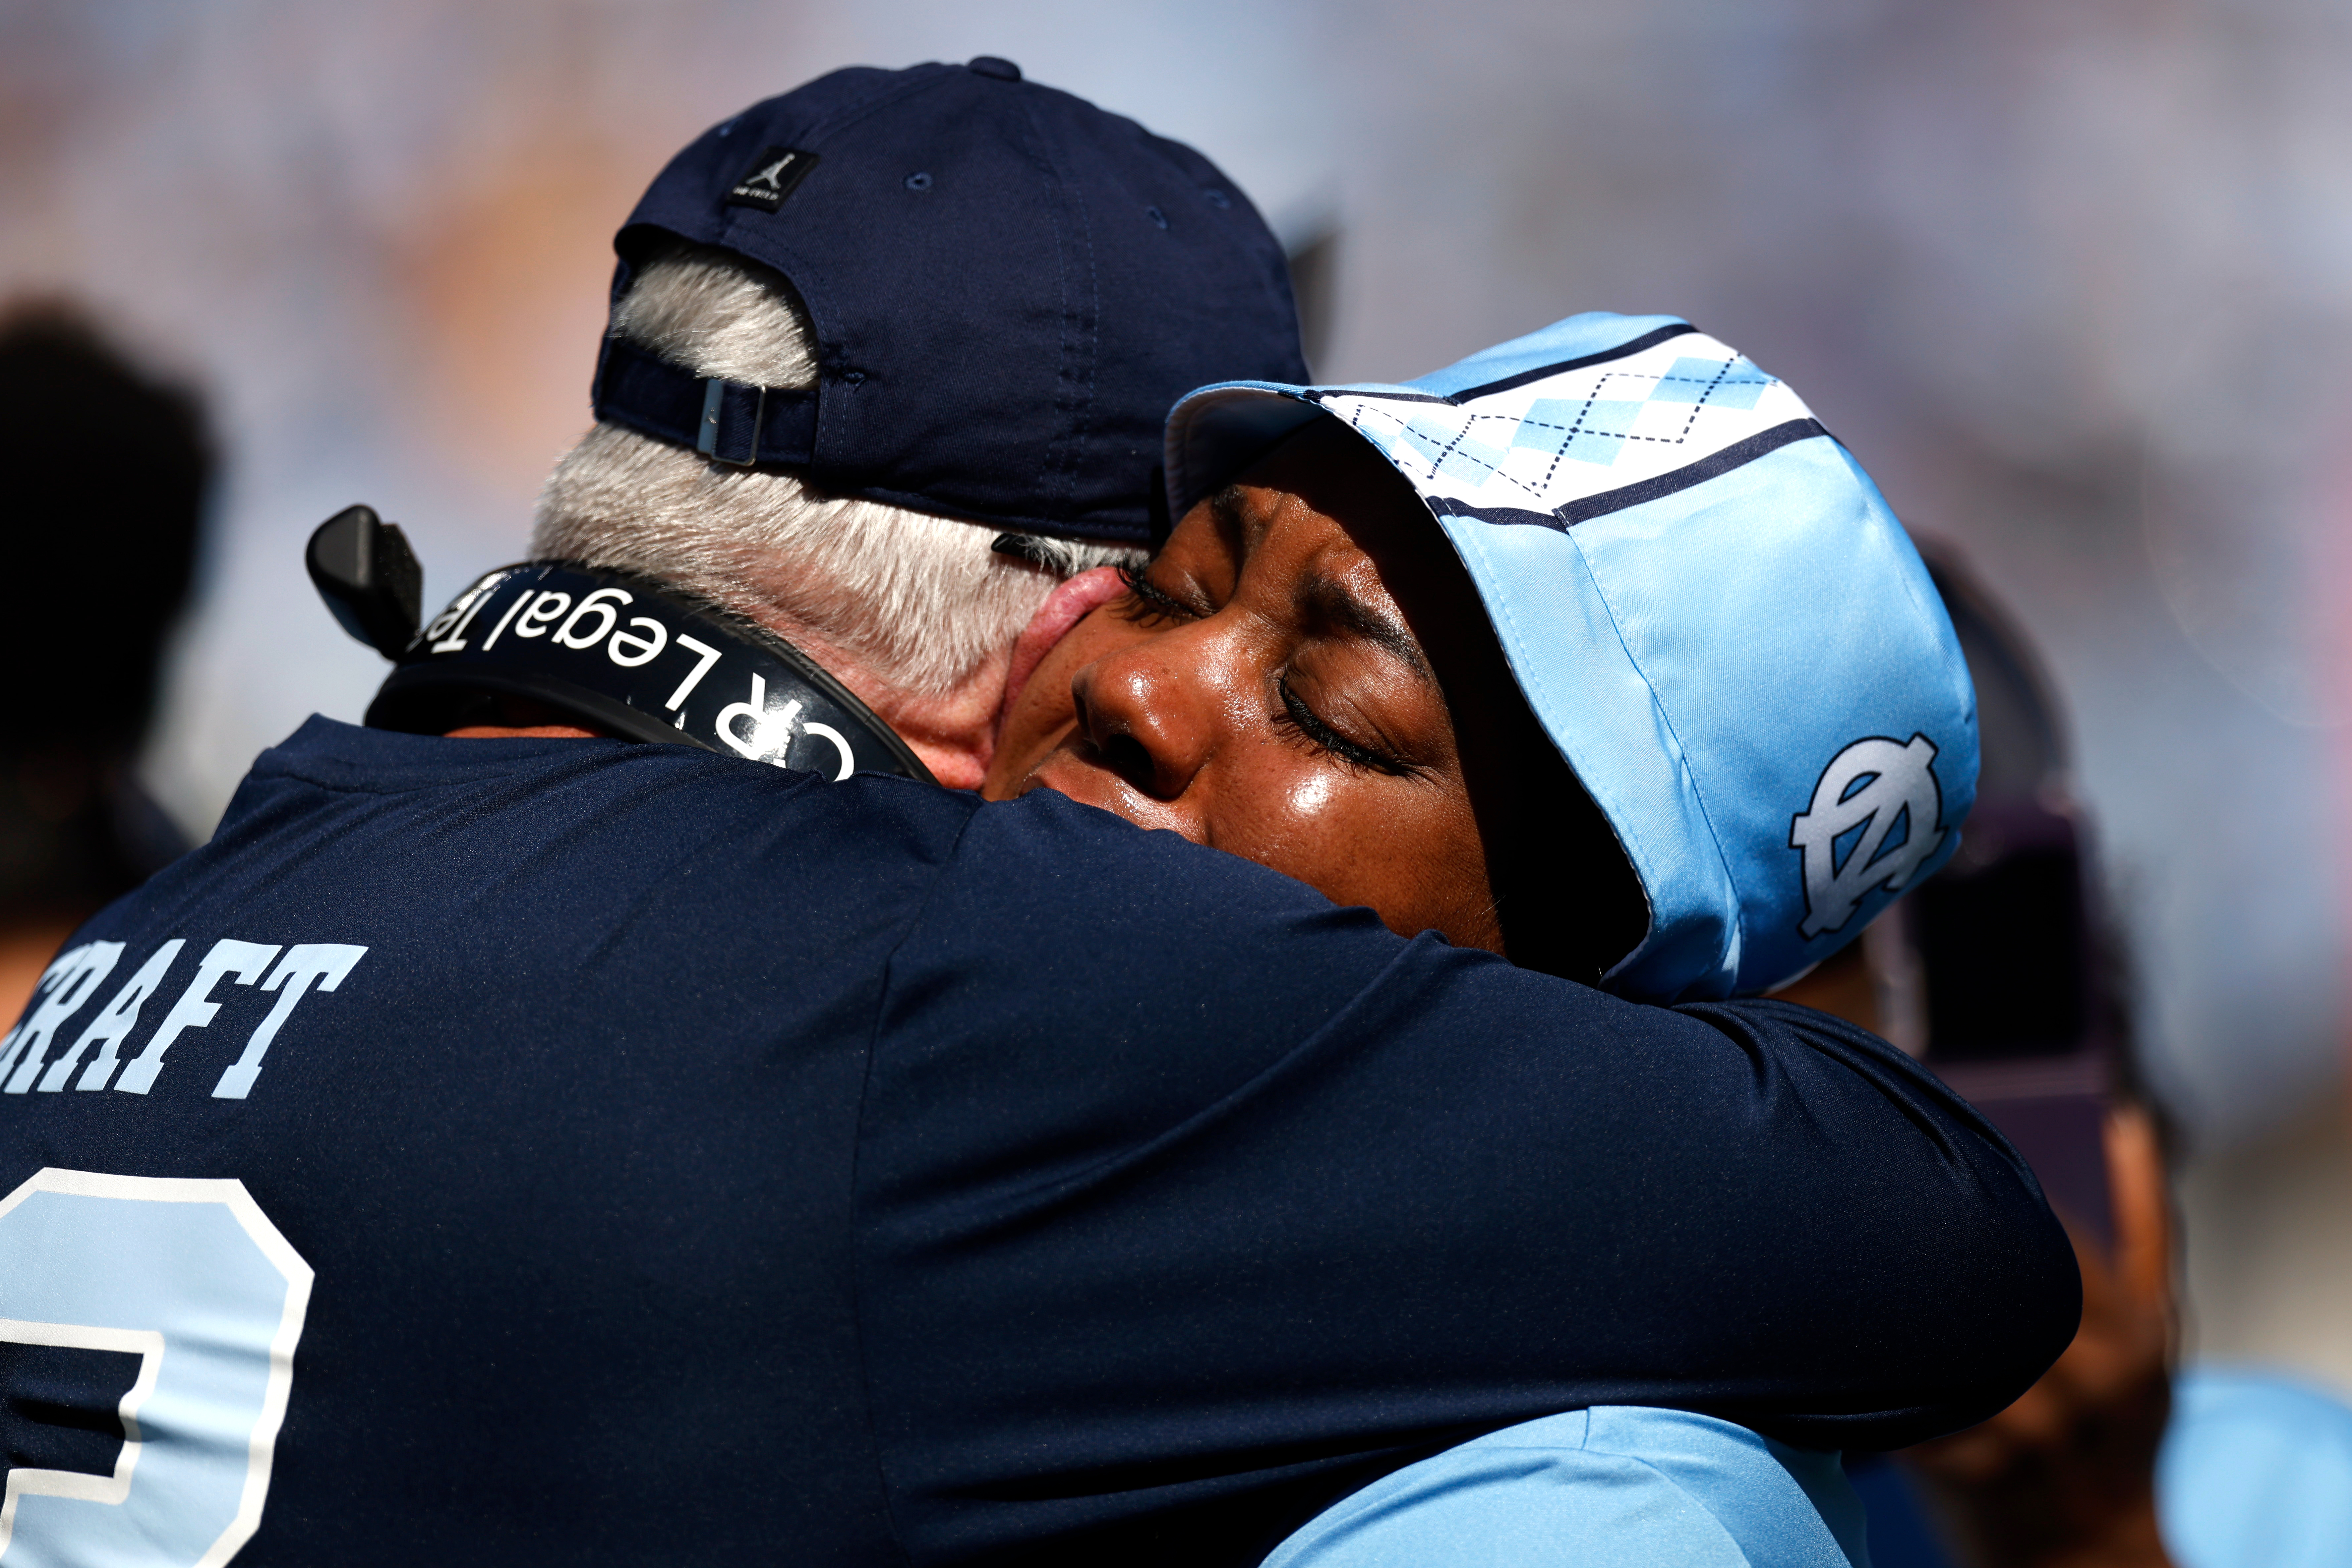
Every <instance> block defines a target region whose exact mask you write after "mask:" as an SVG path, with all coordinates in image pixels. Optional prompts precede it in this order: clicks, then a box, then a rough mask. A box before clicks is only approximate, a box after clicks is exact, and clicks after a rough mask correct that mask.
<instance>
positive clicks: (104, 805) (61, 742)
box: [0, 300, 213, 1017]
mask: <svg viewBox="0 0 2352 1568" xmlns="http://www.w3.org/2000/svg"><path fill="white" fill-rule="evenodd" d="M0 472H5V474H6V476H7V478H6V481H5V489H0V547H5V551H6V554H7V559H8V564H9V570H10V574H11V576H12V578H13V580H14V581H15V582H16V584H17V590H18V591H17V594H16V599H15V601H14V602H13V603H12V605H10V608H9V637H10V640H11V641H12V642H13V643H14V644H15V645H16V647H18V648H19V649H20V650H21V656H22V657H24V658H26V659H27V660H29V669H28V671H27V673H28V674H29V675H31V676H32V677H33V679H31V680H30V681H28V683H27V685H26V688H25V689H22V690H21V691H20V692H19V693H18V696H17V700H16V702H15V704H14V706H13V709H12V711H11V712H10V714H9V720H8V724H7V726H6V730H5V733H0V1015H4V1016H11V1017H13V1016H15V1015H16V1013H17V1012H18V1011H19V1010H21V1009H22V1008H23V1006H24V1005H25V1000H26V997H28V996H30V995H31V994H33V987H34V985H35V984H36V983H37V981H38V980H39V979H40V975H41V971H42V969H43V968H44V967H45V966H47V963H48V962H49V959H50V958H51V956H52V955H54V954H55V953H56V952H57V950H58V944H59V943H61V942H63V941H64V940H65V938H66V936H67V934H68V933H69V932H70V931H72V930H73V929H74V928H75V927H76V926H78V925H79V924H80V923H81V922H82V921H85V920H87V919H88V918H89V916H90V915H91V914H92V913H94V912H95V911H96V910H98V909H100V907H101V906H103V905H105V904H106V903H108V902H110V901H111V900H114V899H115V898H117V897H119V896H121V894H123V893H125V892H128V891H129V890H130V889H132V888H135V887H137V886H138V885H139V884H140V883H141V882H142V881H143V880H145V879H146V878H147V877H148V876H149V875H150V874H151V873H152V872H154V871H155V870H157V869H158V868H161V867H162V866H163V865H164V864H165V863H166V862H168V861H170V860H171V859H172V858H173V857H174V856H176V855H178V854H179V853H181V852H182V851H183V850H184V849H185V848H186V847H187V845H186V843H185V841H184V839H183V838H182V837H180V835H179V831H178V829H177V828H176V827H175V826H173V824H172V823H171V821H170V819H169V818H167V817H166V816H164V815H163V812H162V810H161V809H160V808H158V807H157V806H156V805H155V804H154V802H153V801H152V800H151V799H149V798H148V796H147V795H146V793H145V792H144V791H143V790H142V789H141V788H140V785H139V782H138V779H137V776H136V774H135V773H134V771H133V769H134V766H135V764H136V763H137V761H138V757H139V750H140V746H141V744H142V742H143V741H144V740H145V738H146V734H147V723H148V720H149V717H150V716H151V714H152V711H153V710H154V706H155V695H156V688H157V684H158V679H159V675H160V669H159V665H160V661H161V659H162V657H163V647H164V644H165V642H166V641H167V640H168V639H169V637H171V635H172V632H173V626H174V625H175V624H176V623H177V621H178V620H179V617H180V613H181V611H182V609H183V608H184V606H185V605H186V604H187V599H188V589H189V584H190V582H191V580H192V578H193V577H194V571H195V562H196V548H197V538H198V534H199V532H200V531H201V524H202V521H203V517H204V512H205V503H206V500H207V499H208V491H209V489H210V487H211V483H212V473H213V448H212V441H211V437H210V436H209V434H208V432H207V429H206V425H205V415H204V410H203V408H202V406H201V405H199V404H198V403H197V401H196V398H195V396H194V394H192V393H190V392H188V391H186V390H185V389H184V388H182V387H179V386H176V385H173V384H171V383H169V382H167V381H164V380H163V379H161V378H159V377H157V376H155V375H154V374H151V373H150V372H148V371H146V370H144V369H142V367H140V366H139V365H137V364H135V363H132V361H131V359H130V358H128V357H127V356H126V355H124V354H123V353H121V351H120V350H119V349H117V348H116V347H115V346H114V345H113V344H111V343H110V342H108V341H107V340H106V338H105V337H104V336H103V335H102V334H101V333H100V331H98V329H97V328H96V327H95V326H93V325H92V324H91V323H90V322H89V320H88V319H87V318H86V317H84V316H83V315H82V314H81V313H80V312H79V311H78V310H75V309H74V308H73V307H71V306H70V305H68V304H66V303H63V302H61V301H57V300H32V301H26V302H21V303H18V304H16V305H15V306H12V307H9V308H6V309H5V310H0Z"/></svg>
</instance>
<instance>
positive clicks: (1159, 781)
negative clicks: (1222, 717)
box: [1070, 634, 1217, 800]
mask: <svg viewBox="0 0 2352 1568" xmlns="http://www.w3.org/2000/svg"><path fill="white" fill-rule="evenodd" d="M1180 639H1181V634H1179V635H1178V636H1176V637H1168V636H1162V637H1153V638H1150V640H1148V641H1146V642H1143V643H1139V644H1138V645H1136V646H1135V647H1129V648H1123V649H1121V650H1120V651H1118V652H1117V653H1113V654H1108V655H1106V656H1104V657H1103V658H1098V659H1097V660H1095V661H1094V662H1093V663H1092V664H1089V665H1087V667H1086V668H1083V669H1080V670H1079V671H1078V672H1077V673H1076V675H1074V676H1072V677H1071V678H1070V697H1071V700H1072V701H1073V702H1074V703H1075V704H1076V709H1077V721H1078V729H1079V731H1081V732H1082V733H1083V734H1084V735H1085V736H1086V737H1087V740H1088V741H1090V742H1093V744H1094V749H1095V752H1096V753H1097V755H1098V756H1099V757H1100V758H1101V760H1102V762H1103V764H1104V765H1105V766H1107V767H1108V768H1109V769H1110V770H1111V771H1112V772H1114V773H1118V775H1119V776H1120V777H1121V778H1123V779H1125V780H1126V781H1127V782H1128V783H1129V784H1131V785H1132V786H1134V787H1135V788H1136V789H1138V790H1139V791H1141V792H1142V793H1143V794H1145V795H1150V796H1151V797H1152V798H1153V799H1155V800H1174V799H1176V798H1177V797H1178V796H1179V795H1182V794H1183V793H1184V792H1185V790H1187V789H1188V788H1190V787H1191V786H1192V781H1193V779H1194V778H1195V777H1196V776H1197V775H1198V774H1199V773H1200V771H1201V766H1202V763H1205V762H1206V761H1207V760H1208V758H1209V754H1210V752H1211V751H1212V750H1213V745H1214V740H1215V734H1214V731H1215V719H1216V712H1217V704H1216V702H1215V701H1214V700H1213V696H1212V694H1211V693H1210V692H1209V691H1207V690H1206V689H1204V688H1203V687H1202V684H1201V682H1200V681H1199V680H1198V679H1196V677H1197V675H1198V673H1199V671H1200V670H1201V668H1203V667H1204V666H1205V664H1206V663H1207V661H1197V662H1195V663H1192V664H1190V665H1188V664H1187V662H1186V661H1184V660H1182V659H1181V658H1176V657H1171V656H1174V655H1175V654H1177V652H1178V650H1177V649H1175V648H1173V647H1171V646H1170V645H1171V643H1173V642H1175V641H1178V640H1180ZM1188 672H1189V673H1188Z"/></svg>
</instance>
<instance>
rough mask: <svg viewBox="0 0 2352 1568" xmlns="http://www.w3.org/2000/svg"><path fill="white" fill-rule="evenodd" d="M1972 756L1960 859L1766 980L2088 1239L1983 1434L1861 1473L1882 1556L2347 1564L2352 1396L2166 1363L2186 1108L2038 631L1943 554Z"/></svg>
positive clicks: (1922, 1564)
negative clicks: (2063, 1346)
mask: <svg viewBox="0 0 2352 1568" xmlns="http://www.w3.org/2000/svg"><path fill="white" fill-rule="evenodd" d="M1927 555H1928V560H1929V569H1930V572H1931V573H1932V574H1933V576H1934V579H1935V583H1936V585H1937V590H1938V591H1939V592H1940V593H1941V595H1942V596H1943V599H1944V603H1945V605H1946V607H1947V609H1948V611H1949V612H1950V615H1951V617H1952V624H1953V627H1954V630H1955V631H1956V633H1957V634H1958V637H1959V640H1960V647H1961V648H1962V650H1963V652H1964V653H1965V654H1966V656H1967V658H1968V661H1969V671H1970V674H1971V676H1972V677H1973V679H1974V681H1975V685H1976V689H1977V700H1978V721H1979V734H1980V735H1981V737H1982V745H1983V762H1982V767H1981V772H1980V774H1979V795H1978V799H1977V804H1976V806H1975V808H1974V810H1973V811H1972V812H1971V814H1970V815H1969V818H1968V822H1967V824H1966V827H1965V838H1964V842H1963V844H1962V847H1961V848H1960V850H1959V852H1958V854H1957V855H1956V856H1955V857H1954V858H1953V859H1952V861H1951V862H1950V863H1949V864H1948V866H1946V867H1945V868H1943V869H1942V870H1940V871H1938V872H1937V874H1936V876H1935V877H1933V878H1932V879H1929V880H1928V881H1927V884H1926V885H1925V886H1923V887H1922V888H1921V889H1919V891H1918V892H1917V893H1916V894H1915V895H1914V896H1913V897H1912V898H1910V899H1908V900H1905V901H1904V902H1903V903H1901V904H1899V905H1897V906H1896V907H1895V909H1894V910H1890V911H1889V912H1888V914H1887V915H1886V916H1885V917H1884V918H1883V919H1881V920H1880V921H1877V922H1876V923H1874V925H1873V926H1872V928H1871V929H1870V930H1869V931H1867V932H1865V933H1864V938H1863V940H1862V941H1861V942H1857V943H1855V944H1854V945H1853V947H1852V948H1850V949H1848V950H1846V951H1845V952H1843V953H1841V954H1839V955H1838V956H1837V957H1836V958H1834V959H1832V960H1831V961H1830V962H1829V963H1825V964H1823V965H1822V967H1821V968H1820V969H1817V970H1815V971H1814V972H1812V973H1810V974H1808V975H1806V976H1805V977H1804V978H1803V979H1802V980H1801V981H1800V982H1798V983H1797V984H1794V985H1791V986H1788V987H1784V988H1783V989H1782V990H1780V992H1778V993H1776V994H1778V995H1780V996H1783V997H1787V998H1790V999H1792V1000H1801V1001H1804V1002H1807V1003H1809V1004H1811V1005H1815V1006H1819V1007H1822V1008H1824V1009H1826V1010H1828V1011H1831V1012H1834V1013H1836V1014H1838V1015H1839V1016H1843V1017H1845V1018H1848V1019H1851V1020H1852V1021H1853V1022H1856V1023H1859V1024H1861V1025H1863V1026H1864V1027H1866V1028H1872V1029H1874V1030H1877V1031H1879V1032H1881V1033H1884V1034H1885V1035H1886V1036H1887V1037H1890V1038H1892V1039H1894V1040H1895V1042H1897V1043H1898V1044H1900V1045H1902V1046H1904V1047H1906V1048H1907V1049H1909V1050H1910V1051H1911V1052H1912V1053H1913V1054H1914V1055H1918V1056H1922V1057H1923V1058H1924V1059H1925V1060H1926V1061H1927V1064H1928V1065H1929V1066H1930V1067H1933V1068H1935V1069H1936V1070H1937V1072H1938V1073H1939V1074H1941V1075H1942V1076H1943V1077H1944V1078H1945V1079H1946V1080H1947V1081H1948V1082H1949V1083H1950V1084H1951V1085H1952V1086H1953V1087H1954V1088H1955V1089H1959V1090H1960V1091H1961V1092H1962V1093H1963V1094H1965V1095H1967V1096H1968V1098H1969V1100H1971V1101H1972V1102H1973V1103H1975V1104H1976V1105H1977V1106H1978V1107H1979V1109H1980V1110H1984V1111H1985V1112H1986V1113H1987V1114H1988V1115H1989V1116H1990V1117H1991V1118H1992V1120H1993V1121H1994V1122H1995V1123H1996V1125H1998V1126H2000V1128H2001V1130H2002V1131H2004V1132H2005V1133H2007V1134H2008V1135H2009V1137H2010V1138H2011V1140H2012V1141H2013V1142H2015V1143H2016V1144H2017V1145H2018V1147H2019V1149H2020V1150H2021V1152H2023V1153H2024V1154H2025V1155H2026V1157H2027V1159H2028V1160H2029V1161H2030V1162H2031V1163H2032V1165H2033V1167H2034V1170H2035V1172H2036V1173H2037V1174H2038V1175H2039V1176H2040V1177H2041V1179H2042V1184H2043V1186H2044V1188H2045V1190H2046V1191H2047V1192H2048V1193H2049V1194H2050V1196H2051V1199H2052V1202H2053V1205H2055V1206H2056V1208H2057V1210H2058V1212H2059V1214H2060V1215H2061V1217H2062V1218H2063V1219H2064V1220H2065V1221H2066V1222H2067V1225H2068V1228H2069V1230H2070V1232H2071V1233H2072V1235H2073V1237H2074V1245H2075V1253H2076V1259H2077V1262H2078V1264H2079V1265H2080V1267H2081V1269H2082V1274H2083V1297H2084V1303H2083V1322H2082V1327H2081V1329H2080V1331H2078V1332H2077V1334H2076V1336H2075V1339H2074V1342H2073V1344H2072V1345H2071V1346H2069V1348H2068V1349H2067V1351H2066V1353H2065V1354H2064V1355H2063V1356H2062V1357H2061V1358H2060V1360H2059V1362H2058V1363H2057V1365H2055V1366H2054V1367H2053V1368H2052V1369H2051V1370H2050V1372H2049V1373H2048V1374H2047V1375H2046V1376H2045V1377H2043V1378H2042V1381H2041V1382H2040V1383H2038V1384H2035V1385H2034V1387H2033V1388H2032V1390H2031V1391H2030V1392H2028V1393H2027V1394H2026V1395H2025V1396H2024V1397H2023V1398H2021V1399H2020V1400H2019V1401H2018V1402H2017V1403H2016V1404H2015V1405H2011V1407H2010V1408H2008V1409H2007V1410H2004V1411H2002V1412H2001V1413H2000V1415H1996V1416H1994V1417H1993V1418H1992V1419H1991V1420H1990V1421H1987V1422H1985V1423H1984V1424H1983V1425H1982V1426H1977V1427H1975V1428H1972V1429H1971V1430H1969V1431H1967V1432H1963V1433H1958V1434H1956V1435H1954V1436H1949V1437H1946V1438H1942V1439H1940V1440H1938V1441H1937V1442H1934V1443H1931V1444H1927V1445H1924V1446H1921V1447H1916V1448H1913V1449H1910V1450H1907V1451H1906V1452H1904V1453H1903V1454H1901V1455H1900V1456H1898V1457H1897V1458H1895V1460H1894V1461H1893V1462H1891V1463H1890V1462H1887V1461H1885V1460H1883V1459H1874V1458H1864V1459H1860V1460H1858V1462H1857V1463H1856V1464H1855V1466H1854V1474H1855V1479H1856V1482H1857V1485H1858V1488H1859V1489H1860V1490H1861V1492H1862V1495H1863V1497H1864V1500H1865V1501H1866V1503H1867V1505H1868V1508H1869V1510H1870V1524H1871V1552H1872V1557H1873V1560H1874V1563H1875V1564H1876V1565H1877V1568H1955V1565H1961V1568H2163V1565H2165V1564H2167V1563H2171V1564H2176V1565H2177V1568H2352V1410H2347V1408H2346V1406H2345V1405H2343V1404H2342V1403H2340V1402H2339V1401H2338V1400H2336V1398H2334V1397H2332V1396H2331V1395H2329V1394H2325V1393H2322V1392H2321V1391H2319V1390H2318V1389H2316V1388H2315V1387H2312V1386H2310V1385H2308V1384H2305V1383H2303V1382H2301V1381H2299V1380H2296V1379H2294V1378H2290V1377H2284V1376H2281V1375H2279V1374H2277V1373H2270V1372H2266V1371H2263V1370H2259V1369H2252V1368H2231V1367H2192V1368H2189V1369H2187V1370H2185V1371H2177V1370H2176V1365H2175V1363H2176V1361H2177V1359H2178V1355H2179V1310H2178V1303H2177V1280H2178V1278H2179V1271H2178V1264H2179V1237H2178V1234H2177V1221H2176V1217H2175V1215H2176V1213H2177V1211H2176V1207H2175V1205H2174V1203H2173V1199H2172V1192H2171V1184H2170V1180H2169V1175H2168V1167H2169V1165H2170V1163H2171V1161H2172V1158H2173V1157H2174V1156H2175V1155H2176V1153H2177V1143H2178V1138H2177V1134H2176V1133H2175V1131H2174V1130H2173V1128H2172V1125H2171V1123H2170V1122H2169V1121H2168V1118H2166V1117H2165V1116H2164V1114H2163V1112H2162V1110H2161V1109H2160V1108H2159V1107H2158V1105H2157V1103H2156V1101H2155V1100H2154V1099H2153V1097H2152V1096H2151V1095H2150V1094H2149V1092H2148V1091H2147V1086H2146V1082H2145V1079H2144V1077H2143V1075H2142V1073H2141V1071H2140V1068H2139V1064H2138V1058H2137V1050H2136V1045H2135V1040H2134V1037H2133V1033H2132V1029H2131V1017H2130V1012H2129V1009H2128V1007H2127V1006H2126V1004H2125V997H2124V992H2125V989H2126V984H2127V979H2128V976H2127V973H2126V966H2125V965H2124V964H2123V963H2120V962H2119V961H2118V954H2119V953H2120V952H2121V948H2120V941H2121V939H2120V936H2119V934H2118V933H2117V932H2116V930H2115V926H2114V922H2113V921H2112V919H2111V917H2110V916H2109V915H2108V914H2107V912H2106V910H2105V908H2104V903H2103V900H2102V898H2101V896H2100V892H2099V884H2098V881H2097V879H2096V877H2095V863H2094V861H2093V859H2092V857H2091V853H2090V851H2091V836H2090V833H2089V829H2088V814H2087V812H2086V811H2085V809H2084V807H2083V806H2082V805H2080V804H2079V803H2078V802H2076V801H2075V800H2074V799H2073V797H2072V795H2071V794H2070V793H2069V776H2070V769H2069V766H2068V762H2067V754H2066V753H2067V748H2066V742H2065V735H2064V731H2063V726H2062V724H2061V722H2060V719H2059V713H2058V708H2057V703H2056V700H2055V699H2054V697H2053V694H2052V691H2051V688H2050V684H2049V681H2048V679H2047V678H2046V676H2045V675H2044V674H2043V673H2042V667H2041V664H2040V661H2039V660H2038V659H2037V658H2036V657H2035V655H2034V653H2033V651H2032V646H2031V644H2030V642H2029V641H2028V640H2027V638H2026V637H2025V636H2024V634H2023V632H2022V630H2021V628H2020V627H2019V626H2017V625H2016V623H2015V622H2014V620H2013V619H2012V618H2011V617H2010V616H2008V614H2007V613H2006V612H2005V611H2004V610H2003V609H2002V608H2001V606H2000V605H1999V603H1998V602H1997V601H1996V600H1995V599H1994V598H1993V597H1992V595H1990V592H1989V591H1988V590H1987V589H1986V588H1985V587H1984V586H1983V585H1982V584H1981V583H1979V581H1978V580H1977V579H1976V578H1975V577H1973V576H1972V575H1971V574H1969V572H1968V571H1967V569H1966V567H1965V565H1964V564H1963V563H1962V562H1961V560H1960V559H1959V557H1958V554H1957V552H1955V551H1953V550H1952V549H1951V548H1950V547H1949V546H1948V545H1940V544H1939V545H1935V546H1932V547H1930V548H1929V549H1928V550H1927Z"/></svg>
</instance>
